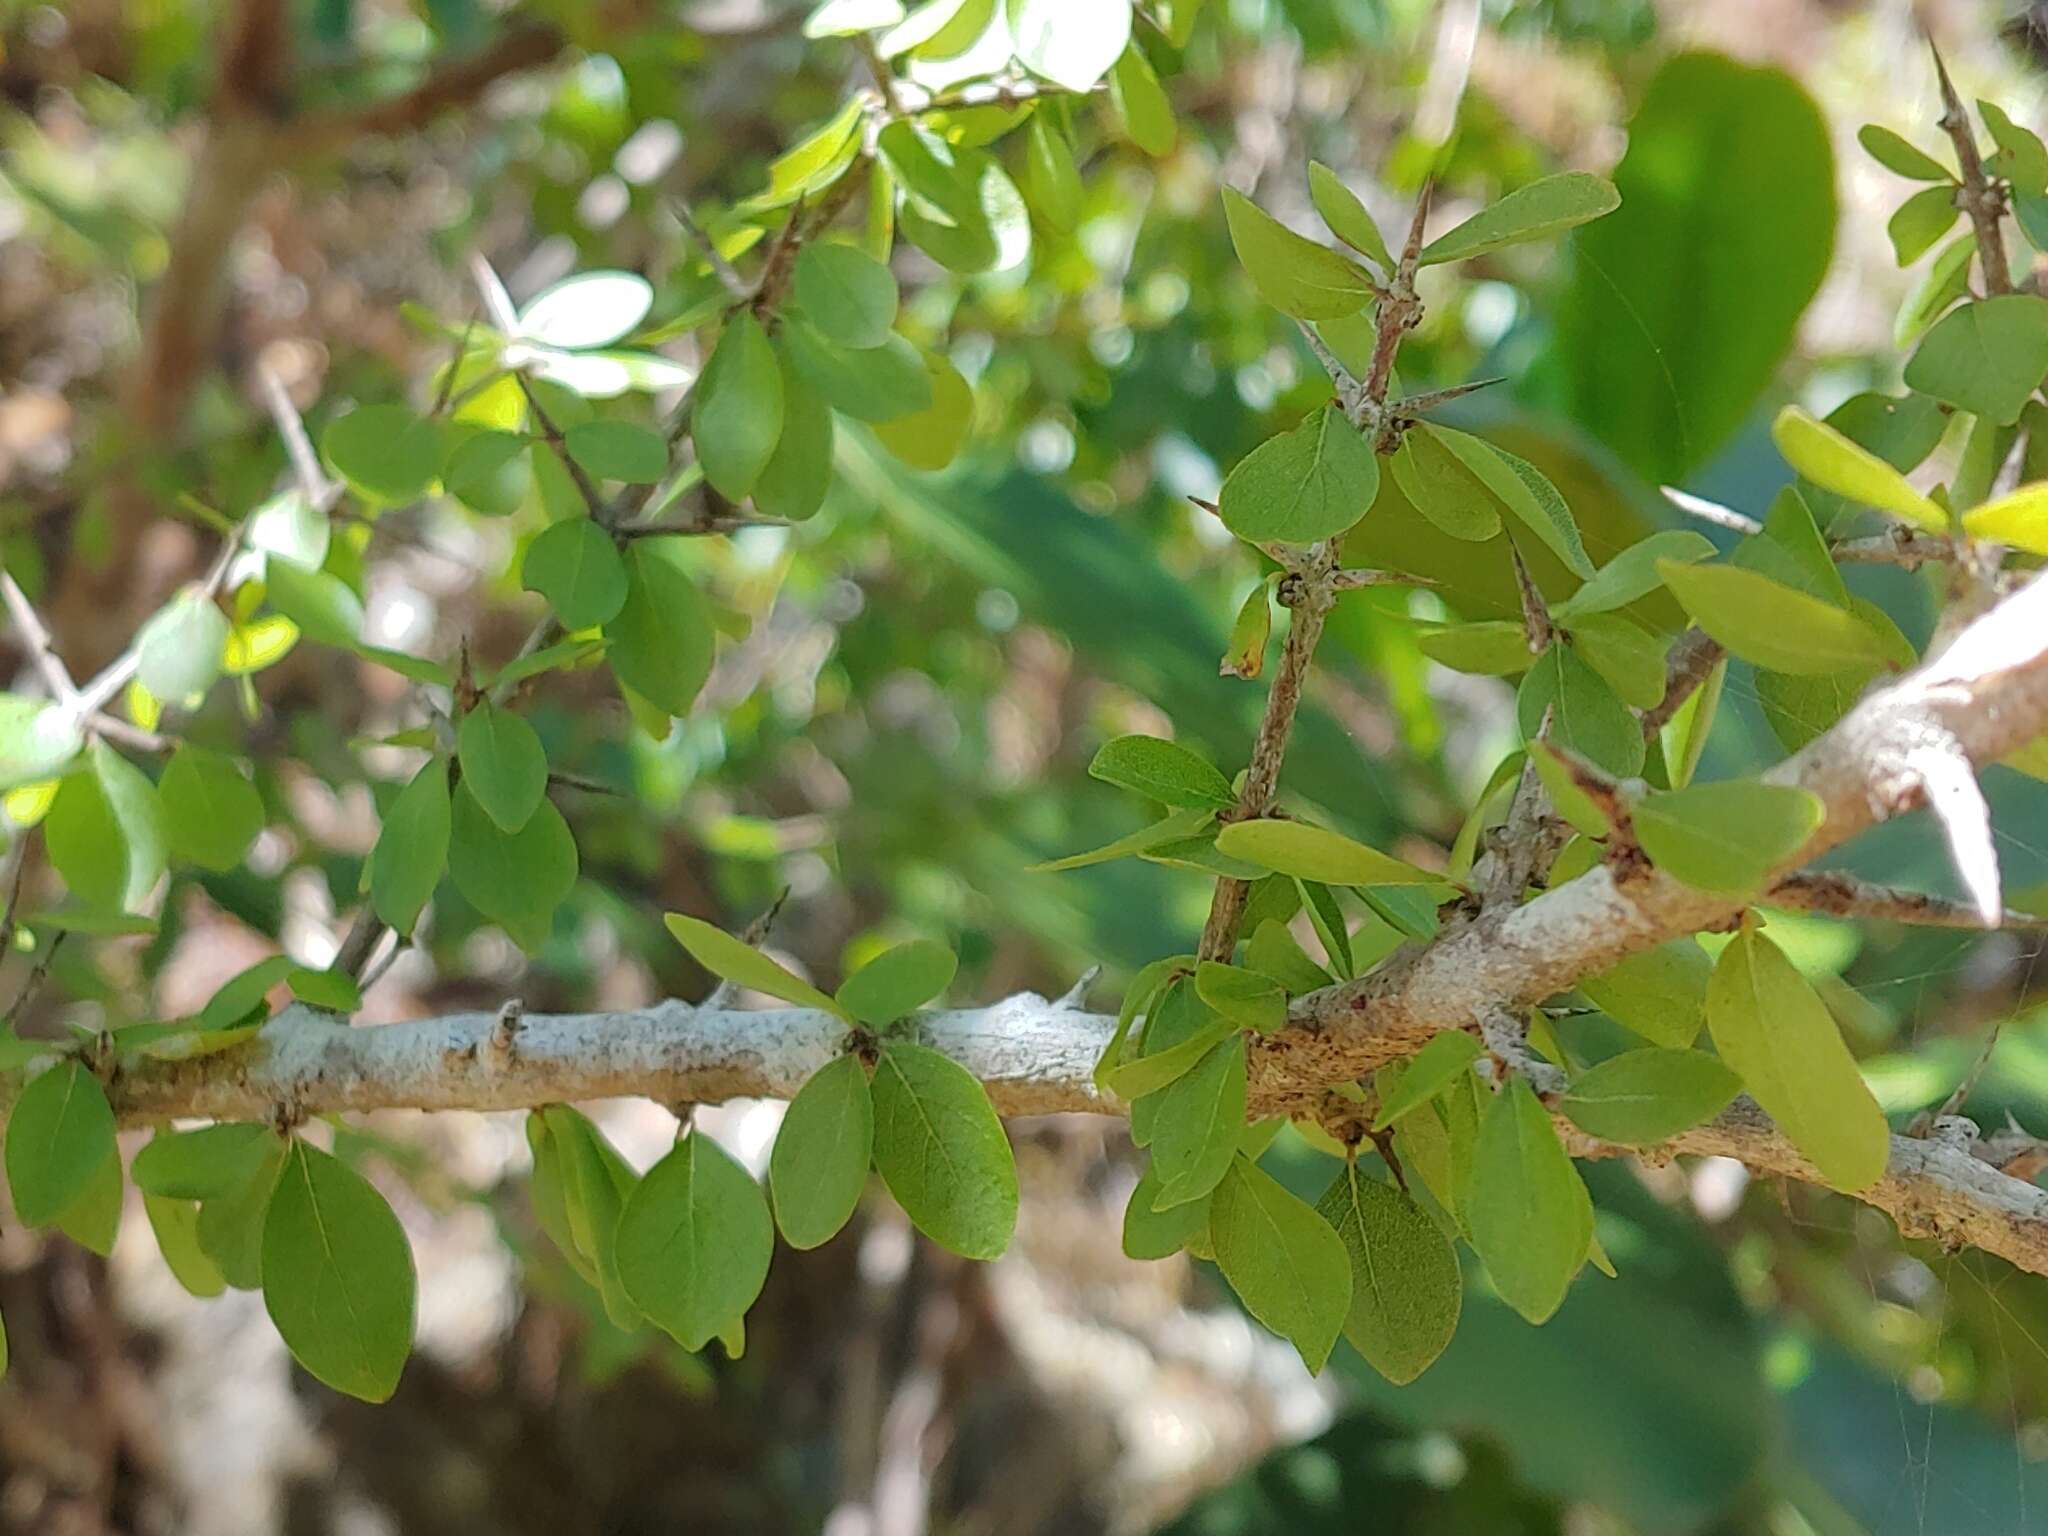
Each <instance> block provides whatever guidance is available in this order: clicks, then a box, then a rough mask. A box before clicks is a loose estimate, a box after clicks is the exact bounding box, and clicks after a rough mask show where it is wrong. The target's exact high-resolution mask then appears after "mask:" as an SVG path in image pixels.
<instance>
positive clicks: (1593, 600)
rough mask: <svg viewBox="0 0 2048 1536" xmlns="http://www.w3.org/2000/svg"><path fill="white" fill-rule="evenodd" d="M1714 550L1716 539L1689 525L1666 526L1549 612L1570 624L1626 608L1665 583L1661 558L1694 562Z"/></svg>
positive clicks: (1638, 543)
mask: <svg viewBox="0 0 2048 1536" xmlns="http://www.w3.org/2000/svg"><path fill="white" fill-rule="evenodd" d="M1713 553H1714V545H1713V541H1712V540H1710V539H1708V538H1707V537H1706V536H1705V535H1704V534H1698V533H1694V532H1693V531H1692V530H1691V529H1690V528H1666V529H1664V530H1663V531H1662V532H1659V533H1653V534H1651V535H1650V536H1649V537H1648V538H1646V539H1639V540H1637V541H1636V542H1635V543H1633V544H1631V545H1629V547H1628V548H1627V549H1624V550H1623V551H1622V552H1621V553H1620V554H1618V555H1616V556H1615V557H1614V558H1613V559H1612V560H1610V561H1608V562H1607V563H1606V564H1605V565H1603V566H1601V567H1600V569H1599V570H1597V571H1595V572H1594V573H1593V576H1592V579H1591V580H1589V581H1588V582H1586V583H1585V585H1583V586H1582V587H1580V588H1579V590H1578V591H1576V592H1574V593H1573V594H1572V595H1571V596H1570V597H1568V598H1566V599H1565V600H1564V601H1563V602H1561V603H1557V604H1554V605H1552V607H1551V610H1550V616H1551V617H1552V618H1553V619H1556V620H1557V621H1558V622H1559V623H1560V624H1570V623H1571V622H1572V621H1573V620H1575V619H1583V618H1585V617H1586V616H1587V615H1588V614H1594V613H1609V612H1612V611H1613V610H1614V609H1616V608H1626V607H1627V606H1628V605H1629V604H1630V603H1633V602H1635V601H1636V600H1637V599H1638V598H1643V597H1648V596H1649V595H1650V594H1651V593H1652V592H1654V591H1656V590H1657V589H1658V588H1659V587H1661V586H1663V585H1664V578H1663V577H1662V576H1661V575H1659V574H1658V572H1657V562H1658V561H1659V560H1677V561H1680V562H1683V563H1685V564H1691V563H1693V562H1694V561H1698V560H1706V559H1710V558H1712V556H1713Z"/></svg>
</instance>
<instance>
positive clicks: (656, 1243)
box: [618, 1131, 775, 1349]
mask: <svg viewBox="0 0 2048 1536" xmlns="http://www.w3.org/2000/svg"><path fill="white" fill-rule="evenodd" d="M774 1249H775V1227H774V1223H773V1222H772V1221H771V1220H770V1218H769V1215H768V1202H767V1201H766V1200H765V1199H763V1198H762V1195H761V1186H760V1185H758V1184H756V1183H755V1182H754V1180H753V1178H752V1177H751V1176H750V1175H749V1174H748V1173H747V1171H746V1169H744V1168H742V1167H741V1166H740V1165H739V1164H738V1163H736V1162H734V1161H733V1160H732V1158H731V1156H730V1155H729V1154H728V1153H727V1152H726V1151H725V1149H724V1148H723V1147H721V1146H719V1145H718V1143H717V1142H715V1141H713V1140H712V1139H711V1138H710V1137H708V1136H706V1135H705V1134H704V1133H703V1132H702V1131H692V1132H691V1133H690V1134H689V1135H688V1136H686V1137H684V1138H683V1140H682V1141H680V1142H678V1143H677V1144H676V1146H675V1148H674V1150H672V1151H671V1152H670V1153H669V1154H668V1155H667V1156H666V1157H664V1158H663V1159H662V1160H661V1161H660V1162H658V1163H656V1164H655V1165H654V1166H653V1167H652V1168H650V1169H648V1170H647V1176H646V1177H645V1178H643V1179H642V1180H641V1181H640V1182H639V1184H638V1185H637V1186H636V1187H635V1188H634V1190H633V1193H632V1194H631V1195H630V1196H628V1197H627V1199H626V1207H625V1209H624V1211H622V1212H621V1213H620V1215H619V1234H618V1255H619V1278H620V1279H621V1280H622V1281H624V1282H625V1286H626V1292H627V1294H628V1295H629V1296H631V1297H632V1298H633V1301H634V1303H635V1304H636V1305H637V1306H638V1307H639V1308H640V1309H641V1310H642V1311H643V1312H645V1313H646V1314H647V1316H648V1317H649V1318H650V1319H652V1320H653V1322H655V1323H656V1324H657V1325H658V1326H659V1327H661V1328H662V1329H663V1331H665V1332H666V1333H668V1334H669V1335H670V1336H671V1337H673V1338H674V1339H675V1341H676V1342H677V1343H678V1344H680V1345H682V1346H683V1348H685V1349H702V1348H703V1347H704V1346H705V1345H706V1344H708V1343H710V1342H711V1340H712V1339H713V1338H715V1337H717V1336H718V1334H719V1333H721V1332H722V1331H723V1330H724V1328H725V1326H726V1325H727V1324H728V1323H730V1322H731V1321H732V1320H733V1319H734V1318H736V1317H739V1316H742V1315H743V1314H744V1313H745V1312H746V1310H747V1308H749V1307H751V1306H752V1305H753V1304H754V1298H755V1297H756V1296H759V1295H760V1294H761V1284H762V1282H763V1281H764V1280H766V1279H767V1278H768V1260H769V1258H770V1256H771V1255H772V1254H773V1252H774Z"/></svg>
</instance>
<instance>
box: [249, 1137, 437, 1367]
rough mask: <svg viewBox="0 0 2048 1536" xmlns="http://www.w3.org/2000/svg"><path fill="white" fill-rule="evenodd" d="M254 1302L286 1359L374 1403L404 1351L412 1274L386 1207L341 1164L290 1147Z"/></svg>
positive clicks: (274, 1197)
mask: <svg viewBox="0 0 2048 1536" xmlns="http://www.w3.org/2000/svg"><path fill="white" fill-rule="evenodd" d="M262 1262H263V1305H264V1307H265V1308H266V1309H267V1310H268V1311H269V1313H270V1320H271V1321H272V1322H273V1323H275V1324H276V1325H277V1331H278V1333H279V1335H280V1336H281V1337H282V1338H283V1339H284V1342H285V1344H286V1346H287V1347H288V1348H289V1349H290V1350H291V1352H292V1358H293V1359H295V1360H297V1361H298V1362H299V1364H300V1365H302V1366H304V1367H305V1368H306V1370H307V1371H309V1372H311V1373H312V1375H314V1376H315V1377H317V1378H318V1379H319V1380H321V1381H323V1382H325V1383H326V1384H327V1385H328V1386H330V1387H333V1388H334V1389H335V1390H336V1391H337V1392H345V1393H347V1394H348V1395H349V1396H350V1397H359V1398H362V1399H363V1400H364V1401H366V1402H372V1403H381V1402H383V1401H385V1400H386V1399H387V1398H389V1397H390V1396H391V1394H392V1393H393V1392H394V1391H395V1390H397V1387H398V1377H399V1373H400V1372H401V1371H403V1370H404V1369H405V1360H406V1356H407V1355H409V1354H410V1353H411V1352H412V1327H413V1298H414V1293H415V1291H416V1289H417V1280H416V1278H415V1276H414V1272H413V1262H412V1248H411V1246H410V1245H409V1244H408V1243H407V1242H406V1240H405V1229H404V1228H402V1227H400V1226H399V1224H398V1218H397V1217H396V1216H394V1215H392V1214H391V1207H390V1206H389V1205H387V1204H385V1202H384V1197H383V1196H382V1195H380V1194H378V1193H377V1191H376V1189H375V1188H373V1187H372V1186H371V1184H370V1183H369V1181H368V1180H367V1179H365V1178H364V1177H363V1176H362V1175H361V1174H359V1173H357V1172H356V1171H355V1170H354V1169H353V1168H350V1167H349V1166H348V1165H347V1164H346V1163H343V1162H341V1161H339V1160H338V1159H336V1158H334V1157H332V1156H330V1155H328V1154H327V1153H325V1152H322V1151H320V1150H318V1149H317V1148H314V1147H309V1146H307V1145H306V1144H305V1143H304V1142H302V1141H295V1142H294V1143H293V1144H292V1148H291V1151H290V1153H289V1154H288V1155H287V1156H286V1158H285V1163H284V1168H283V1170H282V1172H281V1173H280V1174H279V1175H278V1179H277V1184H276V1187H275V1188H274V1189H273V1190H272V1191H271V1194H270V1205H269V1209H268V1211H267V1212H266V1213H265V1216H264V1219H263V1261H262Z"/></svg>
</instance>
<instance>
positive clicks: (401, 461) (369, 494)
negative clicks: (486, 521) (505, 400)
mask: <svg viewBox="0 0 2048 1536" xmlns="http://www.w3.org/2000/svg"><path fill="white" fill-rule="evenodd" d="M320 451H321V453H322V455H323V456H324V457H325V458H326V460H327V463H328V465H329V467H330V468H332V469H333V471H334V472H335V473H336V474H337V475H340V476H341V478H342V479H344V480H346V481H347V482H348V483H349V484H350V485H351V486H352V487H354V488H355V490H356V491H357V493H358V494H360V495H361V496H363V497H364V498H365V499H367V500H369V501H372V502H379V503H386V504H390V505H397V504H399V503H402V502H408V501H415V500H417V499H418V498H419V497H421V496H423V495H425V494H426V491H427V487H428V486H430V485H432V484H433V483H434V477H435V476H436V475H438V474H439V473H440V471H441V429H440V426H439V424H438V423H435V422H432V421H427V420H424V419H422V418H421V417H420V416H418V415H416V414H414V412H413V411H412V409H411V408H410V407H408V406H403V405H363V406H358V407H356V409H354V410H352V411H350V412H349V413H348V414H347V415H346V416H338V417H336V418H335V419H334V420H333V421H331V422H329V423H328V424H327V430H326V431H325V432H323V433H322V434H321V435H320Z"/></svg>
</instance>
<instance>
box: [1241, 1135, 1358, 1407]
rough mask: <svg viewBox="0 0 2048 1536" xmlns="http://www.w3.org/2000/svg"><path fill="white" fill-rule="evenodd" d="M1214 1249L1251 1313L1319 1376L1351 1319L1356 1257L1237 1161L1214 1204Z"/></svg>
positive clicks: (1252, 1166) (1254, 1169) (1308, 1211)
mask: <svg viewBox="0 0 2048 1536" xmlns="http://www.w3.org/2000/svg"><path fill="white" fill-rule="evenodd" d="M1209 1242H1210V1245H1211V1246H1212V1247H1213V1248H1214V1249H1215V1251H1216V1264H1217V1267H1218V1268H1220V1269H1221V1270H1222V1271H1223V1278H1224V1279H1226V1280H1228V1281H1229V1282H1230V1288H1231V1289H1232V1290H1234V1291H1236V1292H1237V1294H1238V1296H1239V1297H1240V1298H1241V1299H1242V1300H1243V1302H1244V1304H1245V1310H1246V1311H1248V1312H1250V1313H1251V1315H1252V1316H1253V1317H1255V1318H1257V1319H1258V1320H1259V1321H1260V1322H1261V1323H1264V1324H1265V1325H1266V1326H1267V1327H1268V1328H1270V1329H1272V1330H1273V1332H1275V1333H1277V1334H1279V1335H1280V1336H1281V1337H1282V1338H1284V1339H1286V1340H1287V1341H1288V1342H1289V1343H1291V1344H1292V1345H1293V1346H1294V1348H1295V1350H1296V1352H1298V1353H1299V1354H1300V1356H1301V1361H1302V1364H1304V1365H1306V1366H1307V1367H1308V1368H1309V1370H1310V1371H1311V1372H1318V1371H1321V1370H1322V1368H1323V1365H1324V1362H1326V1361H1327V1360H1328V1359H1329V1358H1330V1351H1331V1350H1332V1349H1333V1348H1335V1347H1336V1343H1337V1334H1338V1332H1339V1331H1340V1330H1341V1329H1342V1328H1343V1326H1344V1323H1345V1320H1346V1318H1347V1317H1349V1315H1350V1312H1351V1255H1350V1252H1349V1250H1348V1249H1347V1248H1346V1247H1345V1244H1344V1240H1343V1239H1342V1238H1341V1237H1339V1236H1338V1235H1337V1234H1336V1232H1335V1231H1334V1230H1332V1228H1331V1226H1330V1224H1329V1222H1327V1221H1326V1220H1324V1219H1323V1218H1322V1217H1321V1216H1319V1215H1318V1214H1316V1212H1315V1210H1314V1209H1312V1208H1311V1207H1310V1206H1309V1205H1308V1204H1307V1202H1305V1201H1303V1200H1300V1199H1297V1198H1296V1197H1295V1196H1293V1195H1291V1194H1289V1193H1288V1192H1287V1190H1285V1189H1284V1188H1282V1187H1281V1185H1280V1183H1279V1181H1278V1180H1276V1179H1275V1178H1274V1177H1273V1176H1272V1175H1271V1174H1269V1173H1267V1172H1266V1171H1265V1170H1264V1169H1262V1168H1260V1167H1259V1166H1258V1165H1257V1164H1256V1163H1252V1162H1249V1161H1247V1160H1246V1159H1245V1158H1243V1157H1238V1158H1237V1159H1236V1160H1235V1161H1233V1162H1232V1163H1231V1165H1230V1171H1229V1172H1228V1173H1227V1174H1225V1175H1224V1177H1223V1182H1222V1183H1221V1184H1219V1185H1217V1186H1216V1193H1215V1195H1214V1197H1213V1198H1212V1199H1211V1200H1210V1202H1209Z"/></svg>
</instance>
